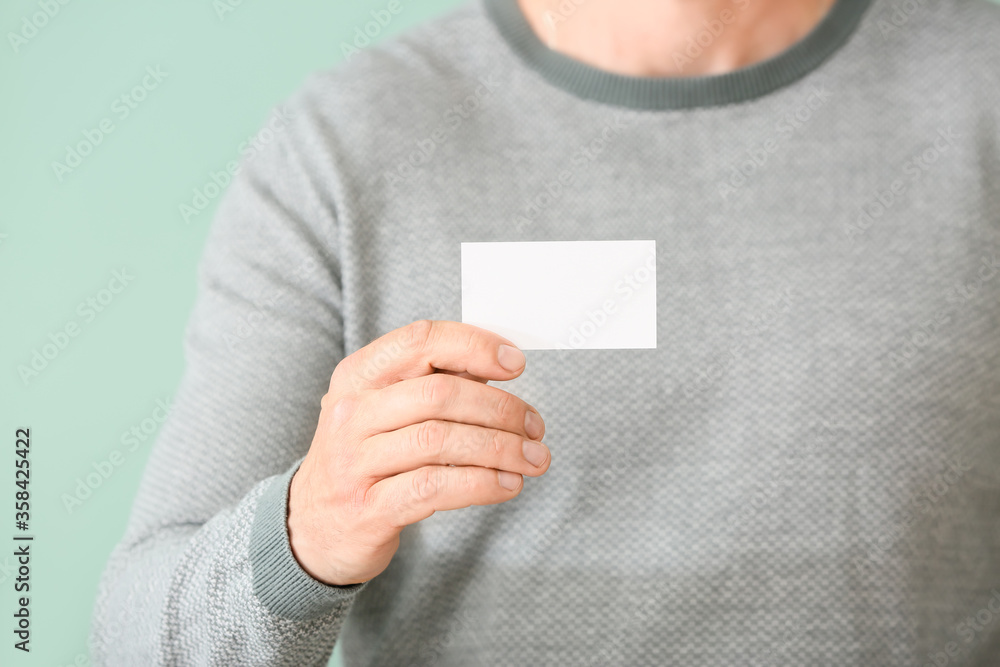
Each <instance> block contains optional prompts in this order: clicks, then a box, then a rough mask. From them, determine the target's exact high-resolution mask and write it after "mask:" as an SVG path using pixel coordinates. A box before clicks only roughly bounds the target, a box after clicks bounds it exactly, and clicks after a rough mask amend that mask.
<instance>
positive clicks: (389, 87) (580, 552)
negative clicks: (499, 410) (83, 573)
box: [92, 0, 1000, 667]
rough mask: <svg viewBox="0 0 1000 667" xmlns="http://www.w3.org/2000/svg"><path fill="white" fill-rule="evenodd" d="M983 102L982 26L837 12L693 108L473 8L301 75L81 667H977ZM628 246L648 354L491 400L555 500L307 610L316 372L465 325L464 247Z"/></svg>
mask: <svg viewBox="0 0 1000 667" xmlns="http://www.w3.org/2000/svg"><path fill="white" fill-rule="evenodd" d="M745 5H746V3H745V2H743V1H742V0H734V3H733V9H732V11H733V12H737V13H738V12H739V11H740V8H741V6H745ZM573 7H575V5H574V3H563V9H562V10H560V11H562V12H564V13H566V14H567V15H566V16H564V18H566V19H567V20H572V16H571V14H572V11H573ZM709 29H710V28H708V27H706V30H709ZM699 39H701V40H702V41H704V39H705V37H704V36H702V37H699V35H698V34H694V35H693V36H692V41H691V45H690V47H689V48H688V49H687V50H686V52H685V53H684V54H678V57H679V58H682V57H692V58H694V57H697V55H698V46H697V45H698V41H699ZM998 91H1000V8H998V7H996V6H995V5H991V4H989V3H986V2H984V1H982V0H947V1H946V0H941V1H937V0H901V1H900V2H897V3H895V4H891V3H890V2H888V1H883V0H872V1H871V2H868V0H838V2H837V4H836V5H835V6H834V8H833V9H832V10H831V13H830V14H829V15H828V16H827V17H826V18H825V19H824V20H823V22H822V23H821V24H820V25H819V26H818V27H817V28H816V30H814V31H813V32H812V33H810V34H809V35H808V36H807V37H806V38H805V39H804V40H803V41H802V42H800V43H799V44H797V45H796V46H794V47H793V48H791V49H789V50H788V51H786V52H784V53H783V54H781V55H779V56H778V57H777V58H775V59H772V60H771V61H768V62H766V63H763V64H761V65H758V66H755V67H751V68H748V69H745V70H740V71H738V72H733V73H730V74H725V75H721V76H714V77H708V78H697V79H637V78H630V77H623V76H617V75H613V74H610V73H607V72H603V71H600V70H597V69H594V68H592V67H590V66H587V65H584V64H582V63H580V62H577V61H573V60H570V59H568V58H565V57H563V56H561V55H559V54H557V53H555V52H550V51H548V50H546V49H545V48H544V46H542V44H541V43H540V42H539V41H538V39H537V38H536V37H535V36H534V34H533V33H532V32H531V31H530V29H529V28H528V26H527V24H526V22H525V20H524V18H523V16H522V15H521V14H520V13H519V12H518V10H517V6H516V4H515V3H514V2H513V0H474V1H473V2H471V3H470V4H467V5H464V6H462V7H461V8H459V9H458V10H455V11H453V12H452V13H450V14H448V15H447V16H445V17H443V18H440V19H438V20H436V21H434V22H432V23H429V24H427V25H425V26H424V27H422V28H420V29H417V30H414V31H411V32H409V33H407V34H405V35H403V36H402V37H398V38H395V39H393V40H392V41H390V42H389V43H387V44H384V45H381V46H378V47H375V48H369V49H366V50H363V51H362V52H361V53H359V54H358V55H356V56H354V57H353V58H352V59H350V60H349V61H348V62H347V63H345V64H343V65H341V66H338V67H336V68H333V69H332V70H330V71H324V72H320V73H317V74H315V75H314V76H312V77H310V78H309V79H308V81H307V82H306V83H305V84H304V85H303V86H302V88H301V89H300V91H299V92H298V93H296V94H295V95H294V96H293V97H292V98H290V99H289V100H288V101H287V103H286V104H285V105H284V108H283V109H276V111H275V113H276V114H277V113H280V114H282V115H283V116H286V117H288V118H290V121H289V124H288V125H287V126H286V127H284V128H281V127H280V125H279V124H275V126H276V127H277V128H278V129H275V130H273V134H271V133H267V134H266V135H265V137H269V139H268V140H266V141H263V142H261V143H262V144H263V146H262V148H261V150H260V151H258V152H256V153H254V154H251V155H248V156H246V158H245V159H244V161H243V164H242V167H241V169H240V172H239V174H238V175H237V177H236V178H235V179H234V182H233V183H232V184H231V185H230V187H229V188H228V190H227V192H226V194H225V196H224V198H223V200H222V201H221V203H220V206H219V209H218V212H217V216H216V218H215V220H214V223H213V227H212V230H211V234H210V237H209V240H208V244H207V247H206V249H205V253H204V257H203V261H202V263H201V265H200V273H199V281H200V282H199V292H198V297H197V303H196V307H195V309H194V312H193V314H192V316H191V319H190V323H189V326H188V328H187V331H186V339H185V345H186V347H185V350H186V363H187V367H186V371H185V374H184V377H183V381H182V383H181V386H180V388H179V390H178V393H177V395H176V397H175V399H174V401H173V408H172V411H171V414H170V416H169V419H168V420H167V422H166V423H165V425H164V427H163V429H162V431H161V433H160V434H159V436H158V439H157V441H156V443H155V447H154V449H153V451H152V453H151V455H150V459H149V463H148V466H147V468H146V470H145V473H144V476H143V478H142V481H141V486H140V489H139V493H138V497H137V499H136V501H135V506H134V509H133V511H132V514H131V517H130V520H129V523H128V527H127V530H126V532H125V535H124V537H123V538H122V540H121V542H120V544H119V545H118V546H117V547H116V549H115V550H114V552H113V554H112V555H111V558H110V561H109V563H108V565H107V569H106V571H105V573H104V575H103V578H102V580H101V584H100V590H99V595H98V599H97V603H96V607H95V613H94V619H93V626H92V651H93V658H94V660H95V661H96V662H97V663H98V664H101V665H154V664H156V665H160V664H163V665H207V664H212V665H264V664H269V665H314V664H323V663H325V662H326V661H327V660H328V657H329V656H330V654H331V651H332V649H333V647H334V644H335V642H339V643H340V644H341V645H342V647H343V651H344V656H345V662H346V664H347V665H348V667H361V666H369V665H462V666H469V665H473V666H474V665H673V664H677V665H680V664H683V665H705V666H712V667H729V666H731V665H786V664H787V665H866V666H867V665H924V664H939V665H940V664H946V663H947V664H963V665H995V664H1000V658H998V657H997V656H1000V332H998V326H1000V275H998V269H1000V263H998V257H1000V254H998V253H1000V112H998V108H1000V94H998ZM613 239H650V240H655V241H656V248H657V253H658V256H657V274H656V278H657V284H656V288H657V318H658V329H657V334H658V338H657V343H658V345H657V347H656V349H645V350H545V351H541V350H539V351H529V352H528V353H527V357H528V363H527V368H526V370H525V372H524V374H523V376H522V377H520V378H518V379H517V380H515V381H512V382H509V383H496V384H497V386H501V387H502V388H504V389H508V390H510V391H512V392H514V393H516V394H518V395H519V396H521V397H523V398H524V399H525V400H526V401H528V402H529V403H531V404H532V405H534V406H537V407H538V409H539V411H540V412H541V414H542V415H543V416H544V417H545V420H546V425H547V436H546V443H547V444H548V446H549V447H550V449H551V451H552V457H553V460H552V464H551V467H550V469H549V471H548V473H547V474H545V475H544V476H542V477H540V478H537V479H532V478H526V479H525V488H524V490H523V491H522V493H521V494H520V495H519V496H518V497H517V498H515V499H514V500H512V501H511V502H508V503H504V504H501V505H495V506H484V507H471V508H468V509H463V510H455V511H450V512H440V513H437V514H435V515H433V516H432V517H430V518H429V519H427V520H425V521H423V522H421V523H419V524H417V525H413V526H410V527H407V528H406V529H405V530H404V531H403V533H402V537H401V545H400V548H399V551H398V553H397V555H396V556H395V558H394V559H393V561H392V563H391V564H390V566H389V568H388V569H387V570H386V571H385V572H383V573H382V574H380V575H379V576H377V577H375V578H374V579H372V580H370V581H368V582H366V583H364V584H360V585H354V586H346V587H334V586H327V585H325V584H322V583H321V582H318V581H316V580H314V579H312V578H311V577H310V576H308V574H306V573H305V572H304V571H303V570H302V569H301V567H299V566H298V564H297V563H296V561H295V560H294V557H293V556H292V554H291V552H290V550H289V545H288V536H287V532H286V524H285V512H286V508H287V491H288V484H289V481H290V478H291V475H292V473H293V472H294V471H295V470H296V467H297V465H298V464H299V462H300V461H301V459H302V457H303V456H304V455H305V453H306V451H307V449H308V447H309V444H310V442H311V440H312V436H313V433H314V430H315V427H316V421H317V417H318V414H319V409H320V398H321V397H322V396H323V394H324V393H325V392H326V389H327V385H328V382H329V378H330V375H331V373H332V371H333V369H334V367H335V366H336V364H337V362H338V361H339V360H340V359H341V358H342V357H344V356H345V355H346V354H349V353H351V352H353V351H354V350H357V349H358V348H360V347H363V346H364V345H366V344H367V343H369V342H370V341H371V340H373V339H374V338H376V337H378V336H380V335H382V334H384V333H386V332H388V331H390V330H392V329H395V328H397V327H400V326H402V325H405V324H407V323H409V322H411V321H413V320H417V319H422V318H430V319H450V320H461V294H460V243H461V242H462V241H542V240H613ZM942 661H946V662H942Z"/></svg>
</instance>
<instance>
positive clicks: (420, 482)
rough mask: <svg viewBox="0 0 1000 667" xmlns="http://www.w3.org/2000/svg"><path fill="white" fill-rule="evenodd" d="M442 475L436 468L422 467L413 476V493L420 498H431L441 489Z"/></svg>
mask: <svg viewBox="0 0 1000 667" xmlns="http://www.w3.org/2000/svg"><path fill="white" fill-rule="evenodd" d="M441 483H442V482H441V475H440V474H439V473H438V471H437V470H436V469H434V468H421V469H420V470H418V471H417V472H416V474H415V475H414V476H413V494H414V495H415V496H416V497H417V498H419V499H420V500H431V499H432V498H434V497H435V496H437V494H438V493H439V492H440V490H441Z"/></svg>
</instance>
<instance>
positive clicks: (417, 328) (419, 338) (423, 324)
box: [400, 320, 434, 352]
mask: <svg viewBox="0 0 1000 667" xmlns="http://www.w3.org/2000/svg"><path fill="white" fill-rule="evenodd" d="M433 330H434V322H432V321H431V320H417V321H415V322H410V323H409V324H407V325H406V326H405V327H403V329H402V330H401V331H400V344H401V345H402V346H403V347H404V348H406V349H407V350H409V351H411V352H415V351H417V350H421V349H423V348H424V347H425V346H426V345H427V342H428V341H429V340H430V337H431V332H432V331H433Z"/></svg>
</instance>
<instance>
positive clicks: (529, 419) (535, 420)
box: [524, 410, 545, 440]
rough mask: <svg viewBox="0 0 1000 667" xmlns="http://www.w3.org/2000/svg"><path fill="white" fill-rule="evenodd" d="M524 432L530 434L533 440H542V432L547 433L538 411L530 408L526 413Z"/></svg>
mask: <svg viewBox="0 0 1000 667" xmlns="http://www.w3.org/2000/svg"><path fill="white" fill-rule="evenodd" d="M524 432H525V433H527V434H528V437H529V438H531V439H533V440H541V439H542V434H543V433H545V423H544V422H543V421H542V418H541V417H539V416H538V413H537V412H535V411H533V410H528V411H527V412H526V413H525V415H524Z"/></svg>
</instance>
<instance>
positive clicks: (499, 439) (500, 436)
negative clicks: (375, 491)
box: [486, 429, 509, 459]
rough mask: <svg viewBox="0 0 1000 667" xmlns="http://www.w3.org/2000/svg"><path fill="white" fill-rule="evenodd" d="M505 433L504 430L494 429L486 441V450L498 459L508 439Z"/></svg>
mask: <svg viewBox="0 0 1000 667" xmlns="http://www.w3.org/2000/svg"><path fill="white" fill-rule="evenodd" d="M507 435H508V434H507V433H505V432H504V431H501V430H499V429H494V430H493V431H492V432H491V433H490V434H489V436H488V439H489V441H488V442H487V447H486V451H487V452H490V453H492V454H493V455H494V456H496V457H497V458H498V459H499V458H500V457H501V456H502V455H503V450H504V449H505V447H506V444H507V442H508V441H509V438H508V437H507Z"/></svg>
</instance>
